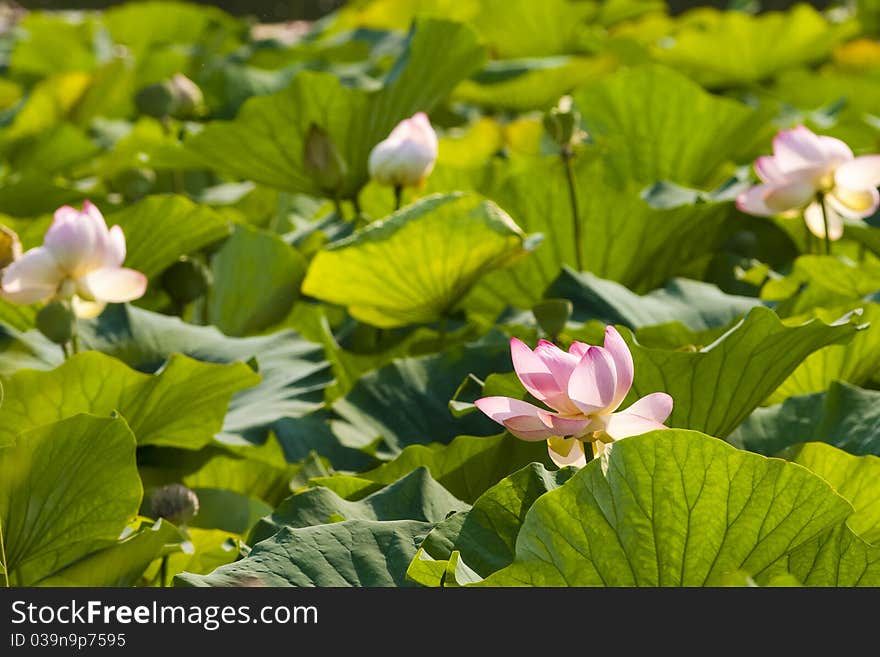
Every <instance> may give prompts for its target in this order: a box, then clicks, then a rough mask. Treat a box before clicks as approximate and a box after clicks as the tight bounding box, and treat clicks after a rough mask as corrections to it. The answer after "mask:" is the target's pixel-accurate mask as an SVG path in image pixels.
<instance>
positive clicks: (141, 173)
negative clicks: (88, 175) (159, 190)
mask: <svg viewBox="0 0 880 657" xmlns="http://www.w3.org/2000/svg"><path fill="white" fill-rule="evenodd" d="M155 184H156V173H155V172H154V171H153V170H152V169H125V170H124V171H121V172H120V173H118V174H116V176H114V177H113V179H112V180H111V181H110V186H111V188H112V189H113V190H114V191H117V192H119V193H120V194H122V196H123V198H124V199H125V200H126V201H129V202H133V201H137V200H140V199H142V198H143V197H144V196H146V195H147V194H149V193H150V191H151V190H152V189H153V186H154V185H155Z"/></svg>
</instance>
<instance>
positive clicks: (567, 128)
mask: <svg viewBox="0 0 880 657" xmlns="http://www.w3.org/2000/svg"><path fill="white" fill-rule="evenodd" d="M580 122H581V116H580V114H579V113H578V112H576V111H575V110H574V109H573V108H572V102H571V97H569V96H564V97H563V98H562V99H560V101H559V104H558V105H557V106H556V107H554V108H553V109H551V110H550V111H548V112H547V113H546V114H545V115H544V129H545V130H546V131H547V134H548V135H550V138H551V139H553V141H554V142H556V144H557V145H559V146H560V147H561V148H571V147H572V146H574V145H575V144H577V143H580V142H581V141H582V139H583V137H584V133H583V132H582V131H581V130H580Z"/></svg>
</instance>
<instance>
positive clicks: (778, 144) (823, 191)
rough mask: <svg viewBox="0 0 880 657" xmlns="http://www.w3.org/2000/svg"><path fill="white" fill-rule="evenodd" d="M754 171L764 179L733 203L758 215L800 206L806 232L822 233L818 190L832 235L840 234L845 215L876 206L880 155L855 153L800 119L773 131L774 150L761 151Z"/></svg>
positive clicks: (867, 211) (855, 215) (866, 214)
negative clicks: (783, 128) (857, 154)
mask: <svg viewBox="0 0 880 657" xmlns="http://www.w3.org/2000/svg"><path fill="white" fill-rule="evenodd" d="M755 172H756V173H757V174H758V177H759V178H760V179H761V180H762V181H763V183H764V184H762V185H757V186H755V187H752V188H751V189H749V190H748V191H746V192H744V193H742V194H740V195H739V197H738V198H737V199H736V205H737V207H738V208H739V209H740V210H742V211H743V212H747V213H749V214H754V215H759V216H770V215H775V214H783V213H787V212H793V211H794V212H798V211H801V210H803V211H804V220H805V221H806V222H807V227H808V228H809V229H810V232H812V233H813V234H814V235H816V236H818V237H821V238H824V237H825V225H824V220H823V217H822V207H821V206H820V205H819V198H820V195H822V196H824V201H825V212H826V215H827V219H828V237H829V239H831V240H838V239H840V238H841V236H842V235H843V222H844V219H863V218H865V217H869V216H871V215H872V214H874V212H876V211H877V207H878V206H880V194H878V192H877V186H878V185H880V155H864V156H862V157H854V156H853V152H852V150H850V148H849V146H847V145H846V144H845V143H843V142H842V141H840V140H839V139H834V138H833V137H826V136H822V135H816V134H814V133H813V132H812V131H810V130H809V129H808V128H805V127H804V126H802V125H801V126H798V127H796V128H793V129H791V130H783V131H781V132H780V133H779V134H777V135H776V137H775V138H774V140H773V155H766V156H764V157H759V158H758V159H757V160H756V161H755Z"/></svg>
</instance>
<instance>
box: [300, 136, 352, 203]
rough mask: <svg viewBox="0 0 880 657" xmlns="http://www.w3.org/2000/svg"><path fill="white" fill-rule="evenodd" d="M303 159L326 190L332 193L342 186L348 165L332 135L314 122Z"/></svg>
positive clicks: (313, 177) (315, 178)
mask: <svg viewBox="0 0 880 657" xmlns="http://www.w3.org/2000/svg"><path fill="white" fill-rule="evenodd" d="M303 159H304V160H305V166H306V171H307V172H308V173H309V175H310V176H311V177H312V179H313V180H314V181H315V182H316V183H318V186H319V187H320V188H321V189H322V190H323V191H324V192H327V193H331V194H332V193H334V192H336V191H337V190H338V189H339V188H340V187H342V183H343V181H344V180H345V175H346V173H347V172H348V165H346V163H345V159H344V158H343V157H342V155H341V154H340V152H339V149H338V148H336V144H334V143H333V139H332V138H331V137H330V135H328V134H327V133H326V132H325V131H324V130H323V129H322V128H320V127H319V126H317V125H315V124H314V123H313V124H312V125H310V126H309V131H308V133H307V134H306V139H305V143H304V144H303Z"/></svg>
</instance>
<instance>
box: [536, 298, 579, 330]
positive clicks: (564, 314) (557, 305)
mask: <svg viewBox="0 0 880 657" xmlns="http://www.w3.org/2000/svg"><path fill="white" fill-rule="evenodd" d="M572 309H573V306H572V304H571V301H569V300H568V299H545V300H543V301H541V302H540V303H538V304H536V305H535V307H534V308H532V314H533V315H534V316H535V319H536V320H537V322H538V325H539V326H540V327H541V328H542V329H543V330H544V333H546V334H547V335H549V336H550V337H551V338H554V339H555V338H556V337H557V336H558V335H559V334H560V333H562V331H563V329H564V328H565V324H566V322H568V320H569V318H570V317H571V312H572Z"/></svg>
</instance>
